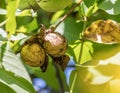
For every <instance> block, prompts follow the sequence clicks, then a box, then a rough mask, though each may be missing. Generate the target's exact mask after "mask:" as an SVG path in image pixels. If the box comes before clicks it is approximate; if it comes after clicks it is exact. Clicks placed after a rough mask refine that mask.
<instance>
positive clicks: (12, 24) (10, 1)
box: [6, 0, 20, 37]
mask: <svg viewBox="0 0 120 93" xmlns="http://www.w3.org/2000/svg"><path fill="white" fill-rule="evenodd" d="M19 1H20V0H7V15H6V16H7V23H6V31H7V32H9V35H8V36H9V37H10V36H11V35H12V34H14V33H15V31H16V26H17V25H16V17H15V13H16V10H17V7H18V4H19Z"/></svg>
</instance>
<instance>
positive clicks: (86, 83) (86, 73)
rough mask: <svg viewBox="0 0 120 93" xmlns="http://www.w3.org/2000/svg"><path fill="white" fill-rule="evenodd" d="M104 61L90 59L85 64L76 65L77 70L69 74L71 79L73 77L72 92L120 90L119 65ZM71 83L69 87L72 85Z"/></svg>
mask: <svg viewBox="0 0 120 93" xmlns="http://www.w3.org/2000/svg"><path fill="white" fill-rule="evenodd" d="M106 61H107V60H106ZM106 61H102V62H99V63H98V64H96V63H95V62H93V61H91V62H89V64H86V65H76V66H77V69H78V70H75V71H73V72H72V74H71V80H74V79H75V81H74V87H73V88H72V90H71V91H72V92H73V93H80V92H82V93H118V92H120V89H119V79H120V73H119V71H120V65H117V64H112V63H110V62H109V61H107V62H106ZM92 62H93V63H92ZM119 63H120V62H119ZM75 75H76V76H75ZM117 81H118V82H117ZM72 82H73V81H72ZM72 84H73V83H71V87H72V86H73V85H72ZM116 91H117V92H116Z"/></svg>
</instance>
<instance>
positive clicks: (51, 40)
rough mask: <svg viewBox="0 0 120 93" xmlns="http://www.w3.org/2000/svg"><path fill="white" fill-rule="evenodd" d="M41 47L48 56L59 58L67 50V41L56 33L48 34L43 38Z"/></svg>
mask: <svg viewBox="0 0 120 93" xmlns="http://www.w3.org/2000/svg"><path fill="white" fill-rule="evenodd" d="M43 47H44V49H45V52H46V53H48V54H49V55H50V56H53V57H59V56H62V55H64V54H65V52H66V50H67V40H66V39H65V37H64V36H63V35H61V34H60V33H57V32H49V33H47V34H46V35H45V36H44V42H43Z"/></svg>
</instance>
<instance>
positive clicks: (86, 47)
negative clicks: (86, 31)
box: [68, 41, 94, 64]
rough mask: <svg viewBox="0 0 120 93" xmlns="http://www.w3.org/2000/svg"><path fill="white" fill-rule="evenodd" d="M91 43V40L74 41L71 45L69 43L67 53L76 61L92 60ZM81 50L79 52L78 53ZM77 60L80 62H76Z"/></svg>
mask: <svg viewBox="0 0 120 93" xmlns="http://www.w3.org/2000/svg"><path fill="white" fill-rule="evenodd" d="M93 50H94V49H93V48H92V43H91V42H84V43H83V45H82V42H80V41H76V42H75V43H74V44H73V45H70V46H69V48H68V54H70V55H71V56H73V57H74V60H75V61H76V63H78V64H79V63H80V64H82V63H84V62H87V61H90V60H92V55H91V54H92V53H93ZM80 51H81V54H80ZM78 60H79V61H80V62H78Z"/></svg>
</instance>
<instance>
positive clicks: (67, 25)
mask: <svg viewBox="0 0 120 93" xmlns="http://www.w3.org/2000/svg"><path fill="white" fill-rule="evenodd" d="M82 29H83V23H82V22H80V23H77V22H76V20H75V19H74V18H72V17H69V18H67V19H66V20H65V21H64V23H62V24H60V26H59V27H58V28H57V29H56V31H57V32H60V33H62V34H63V35H64V36H65V37H66V39H67V40H68V43H69V44H73V43H74V42H75V41H76V40H79V39H80V33H81V32H82Z"/></svg>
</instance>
